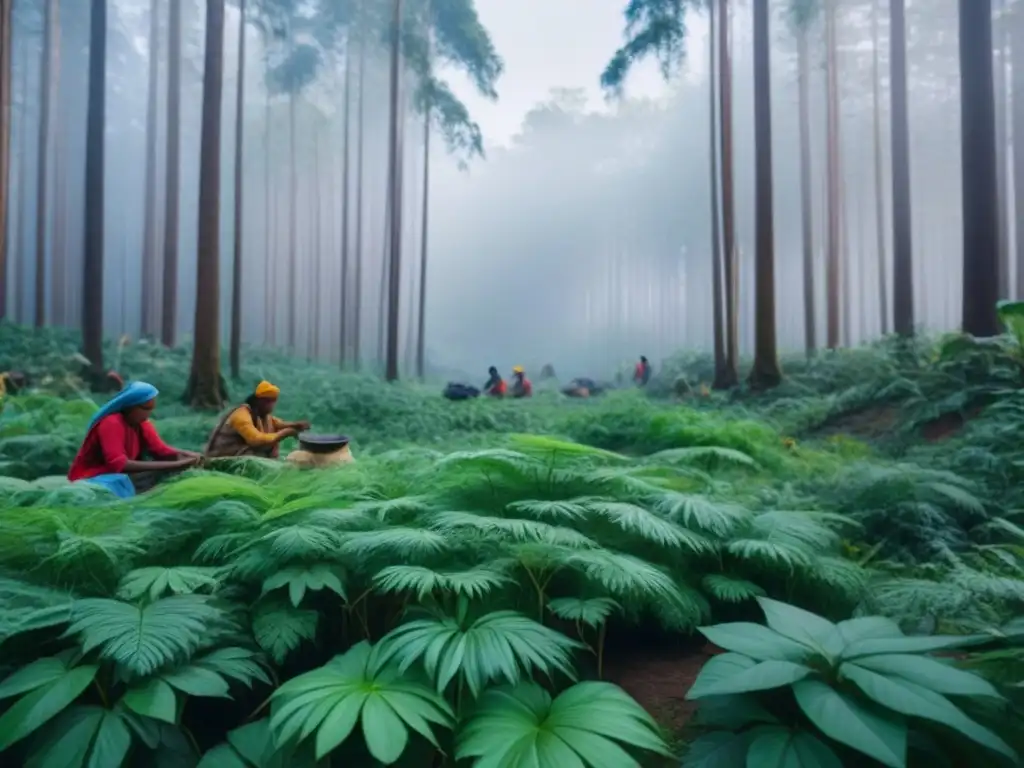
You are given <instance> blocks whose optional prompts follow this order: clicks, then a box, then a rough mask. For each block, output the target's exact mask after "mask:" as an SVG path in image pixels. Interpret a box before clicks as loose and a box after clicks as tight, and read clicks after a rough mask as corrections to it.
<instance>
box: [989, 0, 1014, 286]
mask: <svg viewBox="0 0 1024 768" xmlns="http://www.w3.org/2000/svg"><path fill="white" fill-rule="evenodd" d="M994 6H995V14H996V20H995V22H994V29H993V34H994V35H995V46H996V47H995V50H994V51H993V55H994V58H995V60H994V62H993V71H992V80H993V89H994V93H995V99H994V105H993V106H994V108H995V120H996V194H997V195H998V196H999V204H998V206H997V213H998V221H999V230H998V242H999V296H1000V297H1001V298H1004V299H1008V298H1009V297H1010V215H1009V197H1010V179H1009V173H1008V170H1007V164H1006V155H1007V148H1008V146H1009V144H1008V142H1007V130H1006V106H1007V105H1006V80H1007V74H1006V60H1007V57H1008V54H1009V51H1010V38H1009V25H1008V24H1007V19H1006V0H995V2H994Z"/></svg>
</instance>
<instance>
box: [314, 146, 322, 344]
mask: <svg viewBox="0 0 1024 768" xmlns="http://www.w3.org/2000/svg"><path fill="white" fill-rule="evenodd" d="M321 187H322V185H321V183H320V129H319V126H318V127H317V132H316V135H315V136H314V137H313V302H312V310H313V315H312V317H313V329H312V334H311V335H312V337H313V339H312V345H313V359H314V360H319V359H320V288H321V285H322V282H321V281H322V275H321V265H322V264H323V249H322V247H321V246H322V244H323V243H322V241H321V232H320V225H321V214H320V209H321V206H322V205H323V201H322V199H321V193H320V190H321Z"/></svg>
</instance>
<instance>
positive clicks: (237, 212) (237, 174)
mask: <svg viewBox="0 0 1024 768" xmlns="http://www.w3.org/2000/svg"><path fill="white" fill-rule="evenodd" d="M245 24H246V15H245V0H239V2H238V78H237V79H238V88H237V92H236V94H235V168H234V181H235V188H234V193H235V195H234V197H235V199H234V226H233V227H232V232H233V235H234V243H233V249H232V258H231V342H230V346H229V352H228V357H229V358H230V363H231V377H232V378H233V379H236V380H237V379H238V378H239V376H240V375H241V365H242V363H241V357H242V352H241V347H242V236H243V233H244V229H243V228H242V219H243V215H242V214H243V202H244V200H243V186H242V181H243V179H244V176H245V174H244V173H243V170H244V169H243V149H244V146H245Z"/></svg>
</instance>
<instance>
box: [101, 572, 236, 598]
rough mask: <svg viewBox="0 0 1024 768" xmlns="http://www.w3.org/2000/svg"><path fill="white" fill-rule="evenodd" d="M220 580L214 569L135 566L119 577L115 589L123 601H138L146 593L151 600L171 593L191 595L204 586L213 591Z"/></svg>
mask: <svg viewBox="0 0 1024 768" xmlns="http://www.w3.org/2000/svg"><path fill="white" fill-rule="evenodd" d="M218 583H219V578H218V571H217V569H216V568H198V567H194V566H187V565H186V566H181V567H177V568H161V567H160V566H152V567H149V568H137V569H135V570H134V571H130V572H129V573H128V574H126V575H125V577H124V578H123V579H121V584H120V586H119V587H118V589H117V594H118V597H120V598H122V599H124V600H138V599H139V598H140V597H142V596H143V595H146V594H148V595H149V599H150V600H157V599H159V598H161V597H163V596H164V595H165V594H166V593H168V592H170V593H171V594H174V595H191V594H193V593H195V592H199V591H201V590H204V589H208V590H214V589H216V588H217V584H218Z"/></svg>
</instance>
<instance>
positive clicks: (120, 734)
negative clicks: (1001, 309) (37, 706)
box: [25, 706, 132, 768]
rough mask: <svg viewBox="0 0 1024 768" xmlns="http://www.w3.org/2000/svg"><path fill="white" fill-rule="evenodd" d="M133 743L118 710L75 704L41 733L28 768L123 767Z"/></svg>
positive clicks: (30, 755)
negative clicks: (57, 767)
mask: <svg viewBox="0 0 1024 768" xmlns="http://www.w3.org/2000/svg"><path fill="white" fill-rule="evenodd" d="M131 744H132V735H131V732H130V731H129V730H128V726H127V725H126V724H125V722H124V720H123V719H122V718H121V716H120V715H119V714H118V713H116V712H111V711H110V710H108V709H102V708H100V707H83V706H77V707H71V708H70V709H68V710H65V711H64V712H63V713H61V715H60V716H59V717H57V718H56V719H55V720H53V721H51V722H50V723H49V724H48V725H47V726H46V728H44V729H43V730H42V731H40V732H39V738H38V739H37V740H36V743H35V744H33V748H32V751H31V753H30V754H29V757H28V760H27V762H26V763H25V768H55V767H56V766H61V768H119V766H120V765H121V764H122V763H123V762H124V760H125V758H126V757H127V756H128V750H129V748H130V747H131Z"/></svg>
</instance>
